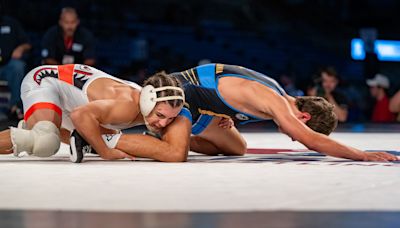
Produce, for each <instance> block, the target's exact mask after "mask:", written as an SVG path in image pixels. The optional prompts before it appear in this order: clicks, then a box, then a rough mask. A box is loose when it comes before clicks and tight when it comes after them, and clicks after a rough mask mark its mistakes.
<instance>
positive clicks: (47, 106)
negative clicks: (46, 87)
mask: <svg viewBox="0 0 400 228" xmlns="http://www.w3.org/2000/svg"><path fill="white" fill-rule="evenodd" d="M39 109H50V110H53V111H55V112H57V114H58V115H60V118H61V117H62V111H61V108H60V107H58V106H57V105H55V104H52V103H48V102H40V103H36V104H33V105H32V106H31V107H30V108H29V109H28V111H26V112H25V115H24V120H25V121H27V120H28V119H29V117H30V116H31V115H32V114H33V113H34V112H35V111H36V110H39Z"/></svg>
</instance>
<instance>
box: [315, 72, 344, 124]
mask: <svg viewBox="0 0 400 228" xmlns="http://www.w3.org/2000/svg"><path fill="white" fill-rule="evenodd" d="M321 79H322V87H323V88H324V91H325V98H326V99H327V100H328V101H329V103H331V104H333V105H335V108H334V112H335V113H336V115H337V117H338V120H339V121H341V122H345V121H346V120H347V115H348V111H347V108H344V107H341V106H340V105H339V104H338V103H337V102H336V100H335V98H334V97H333V95H332V92H333V91H334V90H335V88H336V87H337V85H338V83H339V81H338V79H337V78H336V77H334V76H332V75H329V74H327V73H326V72H322V74H321Z"/></svg>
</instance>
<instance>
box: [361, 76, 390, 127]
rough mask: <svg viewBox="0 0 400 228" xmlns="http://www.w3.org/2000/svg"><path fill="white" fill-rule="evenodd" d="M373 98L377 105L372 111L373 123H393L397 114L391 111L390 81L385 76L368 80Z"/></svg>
mask: <svg viewBox="0 0 400 228" xmlns="http://www.w3.org/2000/svg"><path fill="white" fill-rule="evenodd" d="M367 85H368V86H369V91H370V94H371V96H372V97H373V98H374V99H375V101H376V102H375V105H374V108H373V110H372V117H371V120H372V122H392V121H394V120H395V118H396V117H395V114H394V113H392V112H391V111H390V110H389V97H388V95H387V89H389V86H390V83H389V79H388V78H387V77H386V76H385V75H383V74H376V75H375V77H374V78H372V79H368V80H367Z"/></svg>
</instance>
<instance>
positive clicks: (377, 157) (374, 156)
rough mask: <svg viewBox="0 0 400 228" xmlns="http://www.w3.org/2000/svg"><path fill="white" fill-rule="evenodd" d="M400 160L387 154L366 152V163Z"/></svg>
mask: <svg viewBox="0 0 400 228" xmlns="http://www.w3.org/2000/svg"><path fill="white" fill-rule="evenodd" d="M398 160H399V158H398V157H397V156H395V155H393V154H389V153H387V152H365V153H364V161H384V162H388V161H398Z"/></svg>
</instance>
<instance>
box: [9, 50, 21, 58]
mask: <svg viewBox="0 0 400 228" xmlns="http://www.w3.org/2000/svg"><path fill="white" fill-rule="evenodd" d="M23 54H24V49H22V48H15V49H14V51H13V52H12V54H11V58H13V59H20V58H21V57H22V55H23Z"/></svg>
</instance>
